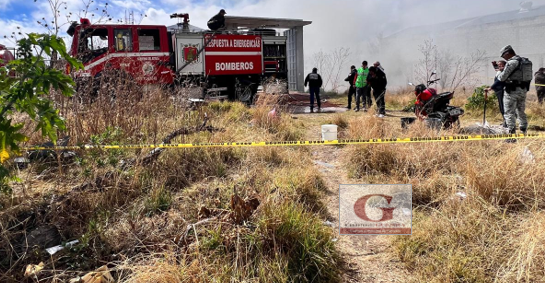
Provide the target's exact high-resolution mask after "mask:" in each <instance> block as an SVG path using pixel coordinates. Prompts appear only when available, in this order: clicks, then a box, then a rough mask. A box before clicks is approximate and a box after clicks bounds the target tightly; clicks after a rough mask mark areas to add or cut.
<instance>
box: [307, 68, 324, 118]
mask: <svg viewBox="0 0 545 283" xmlns="http://www.w3.org/2000/svg"><path fill="white" fill-rule="evenodd" d="M307 85H309V92H310V113H314V96H316V101H317V102H318V111H320V109H321V108H322V101H321V100H320V88H321V87H322V76H320V74H318V69H317V68H313V69H312V73H310V74H308V75H307V77H306V79H305V87H307Z"/></svg>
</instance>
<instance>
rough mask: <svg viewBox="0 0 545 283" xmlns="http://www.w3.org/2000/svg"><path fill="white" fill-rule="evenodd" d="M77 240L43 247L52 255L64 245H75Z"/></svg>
mask: <svg viewBox="0 0 545 283" xmlns="http://www.w3.org/2000/svg"><path fill="white" fill-rule="evenodd" d="M78 243H79V241H78V240H74V241H71V242H68V243H66V245H64V246H63V245H57V246H54V247H51V248H47V249H45V250H46V251H47V252H48V253H49V254H50V255H54V254H56V253H57V252H60V251H62V250H63V249H64V248H66V247H72V246H73V245H76V244H78Z"/></svg>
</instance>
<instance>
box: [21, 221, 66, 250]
mask: <svg viewBox="0 0 545 283" xmlns="http://www.w3.org/2000/svg"><path fill="white" fill-rule="evenodd" d="M61 243H62V237H61V234H60V233H59V230H58V229H57V227H55V226H53V225H44V226H40V227H38V228H36V229H34V230H32V231H31V232H30V233H29V234H28V236H27V237H26V239H23V246H24V247H28V248H31V249H32V248H34V247H38V248H41V249H45V248H48V247H53V246H57V245H60V244H61Z"/></svg>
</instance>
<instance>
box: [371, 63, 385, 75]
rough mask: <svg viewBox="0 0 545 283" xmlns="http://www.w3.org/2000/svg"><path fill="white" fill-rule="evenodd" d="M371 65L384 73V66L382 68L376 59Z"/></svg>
mask: <svg viewBox="0 0 545 283" xmlns="http://www.w3.org/2000/svg"><path fill="white" fill-rule="evenodd" d="M373 67H375V68H379V69H380V70H381V71H382V72H383V73H384V68H382V66H381V65H380V62H379V61H376V62H375V63H373Z"/></svg>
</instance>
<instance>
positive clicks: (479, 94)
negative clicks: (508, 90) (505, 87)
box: [465, 85, 498, 110]
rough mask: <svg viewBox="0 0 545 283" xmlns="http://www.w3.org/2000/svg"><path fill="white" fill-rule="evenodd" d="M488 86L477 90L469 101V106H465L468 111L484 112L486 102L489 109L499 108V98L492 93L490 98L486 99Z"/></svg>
mask: <svg viewBox="0 0 545 283" xmlns="http://www.w3.org/2000/svg"><path fill="white" fill-rule="evenodd" d="M487 88H488V86H486V85H483V86H480V87H478V88H476V89H475V91H474V92H473V95H471V97H469V98H468V99H467V101H468V102H467V104H466V105H465V109H466V110H484V103H485V101H486V108H487V109H497V108H498V97H497V96H496V95H494V94H492V93H489V95H488V98H486V99H485V97H484V94H485V91H484V90H485V89H487Z"/></svg>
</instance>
